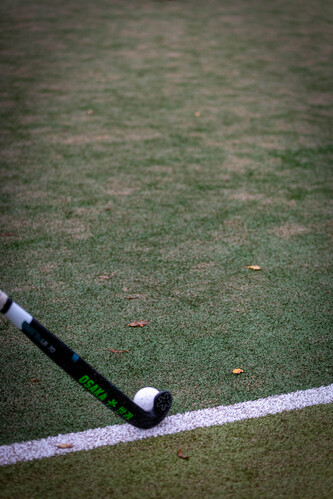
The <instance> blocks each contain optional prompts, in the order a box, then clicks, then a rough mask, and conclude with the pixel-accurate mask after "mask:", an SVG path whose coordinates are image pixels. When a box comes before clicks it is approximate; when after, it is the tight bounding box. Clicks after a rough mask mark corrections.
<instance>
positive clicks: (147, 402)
mask: <svg viewBox="0 0 333 499" xmlns="http://www.w3.org/2000/svg"><path fill="white" fill-rule="evenodd" d="M157 394H158V390H156V388H152V387H151V386H146V388H141V390H139V391H138V392H137V393H136V394H135V396H134V399H133V401H134V402H135V403H136V404H137V405H138V406H140V407H141V408H142V409H143V410H144V411H151V410H152V408H153V407H154V398H155V396H156V395H157Z"/></svg>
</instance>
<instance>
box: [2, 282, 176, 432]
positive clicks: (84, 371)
mask: <svg viewBox="0 0 333 499" xmlns="http://www.w3.org/2000/svg"><path fill="white" fill-rule="evenodd" d="M0 311H1V312H2V313H3V314H4V315H5V316H6V317H7V318H8V319H9V320H10V321H11V322H12V323H13V324H14V325H15V326H16V327H17V328H18V329H20V330H21V331H22V332H23V333H24V334H25V335H26V336H27V337H28V338H29V339H30V340H31V341H32V342H33V343H34V344H35V345H36V346H37V347H38V348H39V349H40V350H42V352H44V353H45V354H46V355H47V356H48V357H49V358H50V359H51V360H53V362H55V363H56V364H57V365H58V366H59V367H61V368H62V369H63V370H64V371H65V372H66V373H67V374H69V375H70V376H71V377H72V378H73V379H75V381H77V382H78V383H79V384H80V385H81V386H82V387H83V388H85V389H86V390H87V391H89V392H90V393H91V394H92V395H94V396H95V397H96V398H97V399H98V400H99V401H100V402H102V404H104V405H105V406H106V407H107V408H109V409H111V411H113V412H114V413H116V414H117V415H118V416H120V417H121V418H122V419H123V420H124V421H126V422H128V423H130V424H132V425H133V426H136V427H138V428H143V429H145V428H151V427H153V426H156V425H157V424H158V423H159V422H160V421H162V420H163V419H164V417H165V416H166V415H167V413H168V412H169V409H170V407H171V395H170V394H169V392H159V394H158V395H157V396H156V397H159V399H158V400H157V401H156V400H155V405H154V409H153V410H152V411H149V412H148V411H145V410H143V409H142V408H141V407H139V406H138V405H137V404H135V403H134V402H133V400H131V399H130V398H129V397H127V396H126V395H125V394H124V393H123V392H122V391H121V390H119V388H117V387H116V386H115V385H113V384H112V383H110V381H108V380H107V379H106V378H105V377H104V376H102V375H101V374H100V373H99V372H98V371H96V370H95V369H94V368H93V367H92V366H91V365H90V364H88V363H87V362H86V361H85V360H83V359H82V358H81V357H80V356H79V355H77V354H76V353H75V352H74V351H73V350H72V349H71V348H69V347H68V346H67V345H66V344H65V343H64V342H63V341H61V340H60V339H59V338H58V337H57V336H55V335H54V334H53V333H51V332H50V331H49V330H48V329H46V328H45V327H44V326H43V325H42V324H40V323H39V322H38V321H37V320H36V319H34V318H33V317H32V316H31V315H30V314H29V313H28V312H26V311H25V310H24V309H23V308H22V307H20V306H19V305H17V304H16V303H15V302H13V301H12V300H11V299H10V298H8V296H7V295H6V294H5V293H3V292H2V291H1V290H0ZM156 402H158V404H157V403H156Z"/></svg>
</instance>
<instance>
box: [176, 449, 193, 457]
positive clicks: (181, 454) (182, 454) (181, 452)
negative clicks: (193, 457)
mask: <svg viewBox="0 0 333 499" xmlns="http://www.w3.org/2000/svg"><path fill="white" fill-rule="evenodd" d="M177 456H178V457H180V458H181V459H189V458H190V456H186V455H185V454H184V452H183V451H182V450H181V449H179V450H178V451H177Z"/></svg>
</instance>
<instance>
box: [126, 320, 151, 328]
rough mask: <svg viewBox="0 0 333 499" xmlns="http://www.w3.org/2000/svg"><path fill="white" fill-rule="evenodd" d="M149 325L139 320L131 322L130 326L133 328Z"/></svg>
mask: <svg viewBox="0 0 333 499" xmlns="http://www.w3.org/2000/svg"><path fill="white" fill-rule="evenodd" d="M147 324H148V322H147V321H143V320H139V321H134V322H131V323H130V324H128V325H129V326H131V327H137V326H140V327H143V326H146V325H147Z"/></svg>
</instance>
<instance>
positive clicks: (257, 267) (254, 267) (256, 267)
mask: <svg viewBox="0 0 333 499" xmlns="http://www.w3.org/2000/svg"><path fill="white" fill-rule="evenodd" d="M247 268H248V269H250V270H261V267H260V266H259V265H248V266H247Z"/></svg>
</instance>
